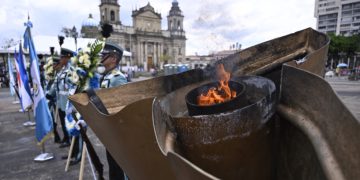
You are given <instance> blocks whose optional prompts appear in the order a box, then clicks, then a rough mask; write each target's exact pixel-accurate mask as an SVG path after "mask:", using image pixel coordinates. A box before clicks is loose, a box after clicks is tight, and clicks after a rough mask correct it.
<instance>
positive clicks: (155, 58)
mask: <svg viewBox="0 0 360 180" xmlns="http://www.w3.org/2000/svg"><path fill="white" fill-rule="evenodd" d="M156 46H157V42H154V47H153V49H154V51H153V59H154V60H153V64H154V66H156V64H157V62H158V57H157V55H156Z"/></svg>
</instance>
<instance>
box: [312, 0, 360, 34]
mask: <svg viewBox="0 0 360 180" xmlns="http://www.w3.org/2000/svg"><path fill="white" fill-rule="evenodd" d="M315 17H316V18H317V23H316V29H317V30H318V31H321V32H324V33H335V34H336V35H344V36H351V35H353V34H358V33H360V0H315Z"/></svg>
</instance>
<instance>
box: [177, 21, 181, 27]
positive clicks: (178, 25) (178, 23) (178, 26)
mask: <svg viewBox="0 0 360 180" xmlns="http://www.w3.org/2000/svg"><path fill="white" fill-rule="evenodd" d="M177 25H178V29H181V26H180V20H179V21H178V24H177Z"/></svg>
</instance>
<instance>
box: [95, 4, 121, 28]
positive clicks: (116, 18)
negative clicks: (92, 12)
mask: <svg viewBox="0 0 360 180" xmlns="http://www.w3.org/2000/svg"><path fill="white" fill-rule="evenodd" d="M99 8H100V24H103V23H110V24H117V25H120V24H121V21H120V5H119V4H118V2H117V0H101V4H100V5H99Z"/></svg>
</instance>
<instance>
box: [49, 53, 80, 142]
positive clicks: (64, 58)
mask: <svg viewBox="0 0 360 180" xmlns="http://www.w3.org/2000/svg"><path fill="white" fill-rule="evenodd" d="M60 54H61V57H60V61H59V63H58V64H57V65H56V68H55V69H60V70H59V72H58V73H57V75H56V78H55V81H54V83H53V85H52V87H51V89H50V91H49V92H48V94H47V98H48V99H51V98H53V97H56V107H57V108H58V112H59V117H60V123H61V126H62V127H61V128H62V131H63V135H64V137H63V139H62V141H61V144H60V148H63V147H67V146H70V137H69V134H68V132H67V129H66V126H65V111H66V104H67V102H68V96H69V87H68V84H67V76H68V72H69V67H70V64H69V59H70V58H71V57H73V56H74V55H75V53H74V52H73V51H71V50H69V49H66V48H61V52H60Z"/></svg>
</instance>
